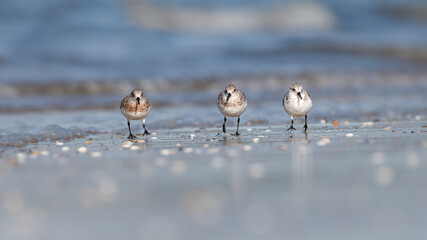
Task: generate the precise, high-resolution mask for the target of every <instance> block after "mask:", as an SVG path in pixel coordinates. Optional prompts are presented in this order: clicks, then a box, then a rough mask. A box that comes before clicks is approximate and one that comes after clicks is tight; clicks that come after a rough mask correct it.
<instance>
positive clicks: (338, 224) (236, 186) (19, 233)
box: [0, 119, 427, 239]
mask: <svg viewBox="0 0 427 240" xmlns="http://www.w3.org/2000/svg"><path fill="white" fill-rule="evenodd" d="M335 124H336V123H335ZM285 127H286V126H283V125H273V126H266V125H258V126H250V127H248V126H244V127H242V129H241V133H242V134H241V136H239V137H236V136H231V135H224V134H222V133H221V134H219V131H218V130H219V129H212V128H207V129H174V130H156V131H153V134H152V135H151V136H148V137H147V136H144V137H142V136H138V139H137V140H136V141H133V142H131V141H128V140H127V139H126V138H125V136H123V135H121V134H119V133H97V134H88V135H87V136H85V137H83V138H77V139H74V140H71V141H61V140H60V141H41V142H39V143H38V144H29V145H27V146H25V147H23V148H5V149H2V153H1V158H2V159H3V160H2V161H1V162H0V179H1V181H0V189H2V193H1V197H2V202H3V206H2V208H1V210H0V212H1V214H0V216H1V217H0V226H1V229H2V231H1V233H0V237H1V238H2V239H78V238H85V237H87V236H91V237H93V238H95V239H101V238H102V239H118V238H127V239H200V238H203V239H236V238H238V239H243V238H244V239H259V238H268V239H283V236H288V237H291V238H293V239H309V238H315V237H318V236H319V235H321V236H323V237H322V238H325V239H330V238H332V239H342V238H346V239H348V238H350V239H361V238H363V239H399V238H418V237H420V236H423V235H425V234H426V231H425V229H424V228H423V227H422V223H423V222H425V221H426V220H427V212H426V211H425V209H426V208H425V201H426V200H427V194H426V193H425V191H424V185H423V183H424V182H425V181H426V176H427V175H426V174H425V172H426V171H427V168H426V166H427V165H426V164H425V157H424V156H425V155H426V154H427V138H426V134H427V128H426V127H427V121H426V120H425V119H423V120H412V121H405V122H394V121H390V122H388V121H381V122H375V123H374V122H340V123H339V124H338V125H337V126H333V125H332V123H323V124H322V123H316V124H311V125H309V127H310V129H309V133H308V134H307V135H305V134H304V133H302V130H301V127H302V126H301V124H296V127H297V129H298V130H297V131H294V132H292V133H290V132H285V131H284V129H285ZM230 128H232V126H230Z"/></svg>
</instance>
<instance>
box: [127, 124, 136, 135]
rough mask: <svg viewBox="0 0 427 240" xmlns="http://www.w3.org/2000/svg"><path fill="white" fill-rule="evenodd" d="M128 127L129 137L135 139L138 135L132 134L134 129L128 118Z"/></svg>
mask: <svg viewBox="0 0 427 240" xmlns="http://www.w3.org/2000/svg"><path fill="white" fill-rule="evenodd" d="M128 128H129V136H128V139H135V138H136V137H135V136H134V135H133V134H132V131H131V130H130V122H129V120H128Z"/></svg>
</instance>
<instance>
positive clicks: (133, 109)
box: [120, 89, 151, 139]
mask: <svg viewBox="0 0 427 240" xmlns="http://www.w3.org/2000/svg"><path fill="white" fill-rule="evenodd" d="M150 109H151V104H150V101H148V98H147V97H145V96H144V93H143V92H142V90H141V89H134V90H133V91H132V92H131V93H130V94H129V95H127V96H126V97H125V98H123V100H122V102H121V104H120V111H121V112H122V114H123V116H125V118H126V119H127V122H128V128H129V136H128V139H135V138H136V137H135V136H134V135H133V134H132V131H131V129H130V122H129V121H130V120H142V127H143V128H144V133H143V134H142V136H144V135H150V133H149V132H148V131H147V129H146V128H145V118H146V117H147V115H148V113H149V112H150Z"/></svg>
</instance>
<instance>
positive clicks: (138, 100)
mask: <svg viewBox="0 0 427 240" xmlns="http://www.w3.org/2000/svg"><path fill="white" fill-rule="evenodd" d="M136 101H137V102H138V105H141V99H140V98H139V97H137V98H136Z"/></svg>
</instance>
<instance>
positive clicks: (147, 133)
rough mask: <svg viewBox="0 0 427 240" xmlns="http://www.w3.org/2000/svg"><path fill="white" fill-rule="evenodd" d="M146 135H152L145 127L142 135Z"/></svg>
mask: <svg viewBox="0 0 427 240" xmlns="http://www.w3.org/2000/svg"><path fill="white" fill-rule="evenodd" d="M145 135H151V134H150V133H149V132H148V131H147V129H145V131H144V133H143V134H142V136H145Z"/></svg>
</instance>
